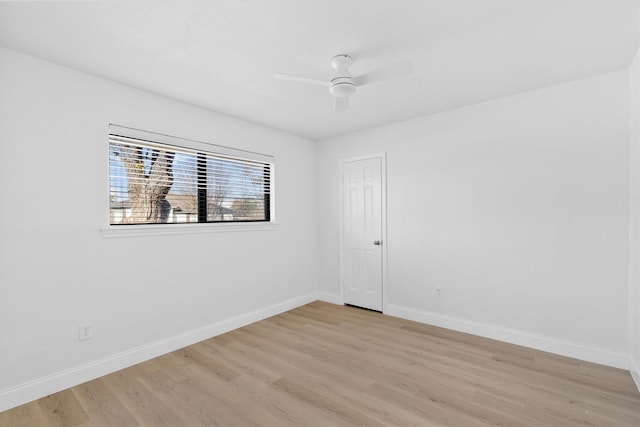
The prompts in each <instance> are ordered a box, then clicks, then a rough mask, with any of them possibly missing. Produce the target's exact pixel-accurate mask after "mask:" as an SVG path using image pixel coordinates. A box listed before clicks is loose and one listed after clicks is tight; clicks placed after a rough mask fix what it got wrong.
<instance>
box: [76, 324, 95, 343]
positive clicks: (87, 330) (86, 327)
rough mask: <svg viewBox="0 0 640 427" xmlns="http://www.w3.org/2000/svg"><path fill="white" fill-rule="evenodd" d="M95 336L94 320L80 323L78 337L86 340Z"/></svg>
mask: <svg viewBox="0 0 640 427" xmlns="http://www.w3.org/2000/svg"><path fill="white" fill-rule="evenodd" d="M92 337H93V322H85V323H80V330H79V333H78V339H79V340H80V341H85V340H88V339H90V338H92Z"/></svg>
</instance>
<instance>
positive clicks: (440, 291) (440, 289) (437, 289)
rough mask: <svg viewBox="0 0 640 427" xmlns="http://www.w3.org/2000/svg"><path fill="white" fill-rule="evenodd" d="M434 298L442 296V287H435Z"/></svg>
mask: <svg viewBox="0 0 640 427" xmlns="http://www.w3.org/2000/svg"><path fill="white" fill-rule="evenodd" d="M436 298H444V291H443V290H442V288H436Z"/></svg>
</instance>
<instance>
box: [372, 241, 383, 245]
mask: <svg viewBox="0 0 640 427" xmlns="http://www.w3.org/2000/svg"><path fill="white" fill-rule="evenodd" d="M373 244H374V245H376V246H380V245H381V244H382V242H381V241H380V240H375V241H374V242H373Z"/></svg>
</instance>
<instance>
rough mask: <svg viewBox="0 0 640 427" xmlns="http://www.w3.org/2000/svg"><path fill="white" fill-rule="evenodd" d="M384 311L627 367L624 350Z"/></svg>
mask: <svg viewBox="0 0 640 427" xmlns="http://www.w3.org/2000/svg"><path fill="white" fill-rule="evenodd" d="M386 314H388V315H391V316H396V317H401V318H403V319H407V320H413V321H416V322H420V323H425V324H428V325H434V326H439V327H442V328H447V329H453V330H455V331H459V332H465V333H468V334H473V335H478V336H481V337H485V338H491V339H495V340H499V341H503V342H508V343H511V344H517V345H521V346H524V347H529V348H534V349H537V350H542V351H546V352H549V353H554V354H558V355H561V356H566V357H572V358H575V359H580V360H584V361H587V362H593V363H599V364H601V365H607V366H612V367H614V368H620V369H629V355H628V354H627V353H625V352H621V351H616V350H609V349H604V348H598V347H591V346H588V345H584V344H580V343H576V342H572V341H568V340H563V339H559V338H553V337H548V336H545V335H540V334H536V333H531V332H527V331H521V330H518V329H511V328H505V327H502V326H498V325H492V324H489V323H482V322H475V321H471V320H467V319H462V318H458V317H453V316H447V315H443V314H438V313H431V312H428V311H422V310H416V309H414V308H408V307H402V306H399V305H395V304H387V312H386ZM636 372H637V371H636Z"/></svg>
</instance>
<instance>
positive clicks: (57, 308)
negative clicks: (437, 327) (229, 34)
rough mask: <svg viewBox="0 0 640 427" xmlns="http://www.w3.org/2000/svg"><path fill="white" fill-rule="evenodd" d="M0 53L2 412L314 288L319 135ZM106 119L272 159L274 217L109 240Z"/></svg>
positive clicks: (311, 295) (292, 301)
mask: <svg viewBox="0 0 640 427" xmlns="http://www.w3.org/2000/svg"><path fill="white" fill-rule="evenodd" d="M0 64H2V66H1V67H0V138H1V141H0V161H1V165H0V182H2V190H1V191H0V212H1V214H0V215H1V219H2V220H1V221H0V411H1V410H2V409H3V408H7V407H9V406H12V405H14V404H17V403H21V402H20V400H21V399H23V400H28V399H30V398H35V397H38V396H37V394H38V393H40V394H44V393H47V392H50V391H53V390H51V389H55V388H56V387H62V386H68V385H70V384H69V382H73V381H83V380H86V379H88V377H91V376H93V375H96V374H100V373H101V371H108V370H110V369H116V368H118V367H121V365H122V364H126V363H130V362H131V361H135V360H136V358H143V357H151V356H153V355H154V352H157V351H160V350H167V349H168V348H171V347H172V346H176V345H180V344H182V345H185V344H186V343H188V341H190V340H196V339H197V338H199V339H203V338H204V337H206V335H208V334H209V335H210V334H212V333H215V332H216V331H220V330H224V329H225V328H227V329H228V328H229V327H233V326H237V325H239V324H241V323H242V322H243V321H249V320H251V319H255V318H258V317H260V316H264V315H269V314H270V313H273V312H275V311H278V310H285V309H287V308H291V306H294V305H296V304H302V303H304V302H307V301H309V300H312V299H315V295H316V290H317V274H316V272H317V270H316V268H317V267H316V266H317V262H316V255H317V249H316V246H315V245H314V243H313V242H315V241H316V222H317V221H316V209H315V206H316V202H315V195H314V194H313V192H311V191H309V190H310V189H312V188H314V185H315V160H314V156H315V143H314V142H312V141H309V140H305V139H302V138H298V137H293V136H290V135H287V134H284V133H281V132H277V131H275V130H271V129H267V128H265V127H261V126H258V125H253V124H249V123H246V122H243V121H240V120H237V119H233V118H230V117H227V116H223V115H219V114H215V113H212V112H209V111H206V110H202V109H198V108H196V107H193V106H190V105H186V104H183V103H180V102H176V101H173V100H170V99H167V98H163V97H160V96H155V95H152V94H149V93H146V92H142V91H139V90H136V89H133V88H130V87H127V86H123V85H119V84H116V83H113V82H109V81H107V80H103V79H100V78H97V77H93V76H90V75H87V74H83V73H80V72H76V71H73V70H70V69H67V68H64V67H60V66H57V65H54V64H51V63H48V62H45V61H41V60H37V59H34V58H31V57H28V56H24V55H21V54H18V53H15V52H13V51H10V50H6V49H0ZM203 90H206V88H203ZM211 96H215V94H214V93H212V94H211ZM109 123H116V124H119V125H124V126H131V127H135V128H140V129H144V130H150V131H154V132H159V133H166V134H170V135H176V136H180V137H184V138H191V139H196V140H200V141H207V142H211V143H217V144H222V145H227V146H233V147H236V148H241V149H248V150H253V151H258V152H263V153H267V154H272V155H275V156H276V183H275V185H276V216H277V221H278V223H279V226H278V227H277V229H275V230H265V231H248V232H226V233H204V234H188V235H171V236H156V237H119V238H109V239H105V238H104V237H103V236H102V234H101V232H100V228H101V227H104V226H105V225H106V222H107V221H108V182H107V181H108V161H107V155H108V149H107V139H106V137H107V129H108V124H109ZM83 321H92V322H93V323H94V338H93V339H92V340H89V341H85V342H79V341H78V325H79V323H80V322H83ZM176 337H177V338H176ZM172 340H173V341H172ZM149 343H156V344H157V345H156V346H155V347H154V346H153V345H152V346H151V347H140V346H145V345H149ZM136 352H137V353H136Z"/></svg>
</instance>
